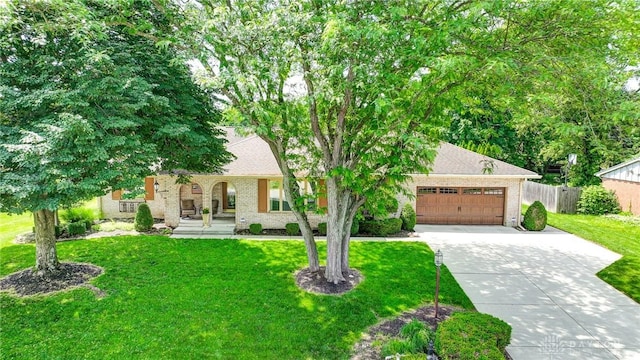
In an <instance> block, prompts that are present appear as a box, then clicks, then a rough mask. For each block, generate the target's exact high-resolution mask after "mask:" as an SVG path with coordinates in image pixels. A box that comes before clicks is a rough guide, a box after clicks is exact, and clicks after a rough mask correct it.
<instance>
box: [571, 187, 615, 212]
mask: <svg viewBox="0 0 640 360" xmlns="http://www.w3.org/2000/svg"><path fill="white" fill-rule="evenodd" d="M619 212H620V204H618V198H616V194H615V193H614V192H613V191H611V190H607V189H605V188H603V187H602V186H600V185H592V186H585V187H584V188H582V192H581V193H580V200H578V214H587V215H604V214H617V213H619Z"/></svg>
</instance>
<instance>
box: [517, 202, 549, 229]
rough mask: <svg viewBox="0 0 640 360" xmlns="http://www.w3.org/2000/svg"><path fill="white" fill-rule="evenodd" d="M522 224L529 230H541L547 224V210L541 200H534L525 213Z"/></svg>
mask: <svg viewBox="0 0 640 360" xmlns="http://www.w3.org/2000/svg"><path fill="white" fill-rule="evenodd" d="M522 226H523V227H524V228H525V229H527V230H529V231H541V230H544V228H545V227H546V226H547V210H546V209H545V208H544V205H542V203H541V202H540V201H534V202H533V204H531V206H529V208H528V209H527V212H525V213H524V219H523V220H522Z"/></svg>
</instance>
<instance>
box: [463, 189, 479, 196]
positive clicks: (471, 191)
mask: <svg viewBox="0 0 640 360" xmlns="http://www.w3.org/2000/svg"><path fill="white" fill-rule="evenodd" d="M462 192H463V193H464V194H465V195H482V189H464V190H463V191H462Z"/></svg>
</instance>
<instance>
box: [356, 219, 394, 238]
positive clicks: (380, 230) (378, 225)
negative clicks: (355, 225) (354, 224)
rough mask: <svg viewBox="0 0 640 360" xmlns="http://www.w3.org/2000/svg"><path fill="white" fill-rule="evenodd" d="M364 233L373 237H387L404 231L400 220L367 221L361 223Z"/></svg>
mask: <svg viewBox="0 0 640 360" xmlns="http://www.w3.org/2000/svg"><path fill="white" fill-rule="evenodd" d="M360 230H361V232H363V233H366V234H370V235H373V236H387V235H391V234H396V233H399V232H400V230H402V220H400V219H398V218H391V219H384V220H366V221H362V222H361V223H360Z"/></svg>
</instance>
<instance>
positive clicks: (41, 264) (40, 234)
mask: <svg viewBox="0 0 640 360" xmlns="http://www.w3.org/2000/svg"><path fill="white" fill-rule="evenodd" d="M33 215H34V223H35V230H36V273H37V274H38V275H46V274H49V273H51V272H53V271H55V270H57V269H58V267H59V265H60V263H59V262H58V253H57V252H56V233H55V213H54V212H53V211H50V210H38V211H36V212H34V213H33Z"/></svg>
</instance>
